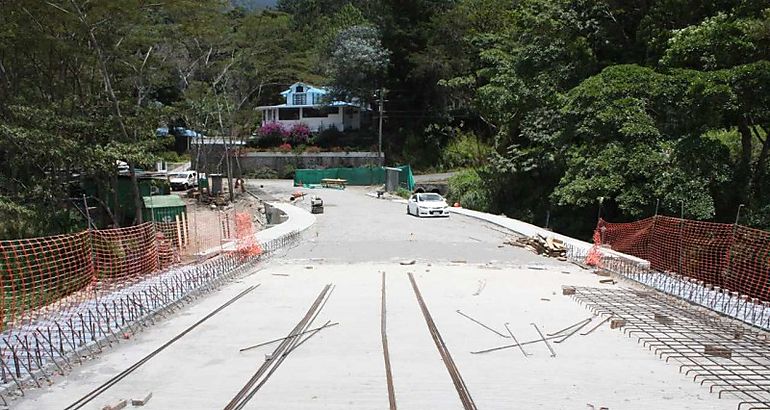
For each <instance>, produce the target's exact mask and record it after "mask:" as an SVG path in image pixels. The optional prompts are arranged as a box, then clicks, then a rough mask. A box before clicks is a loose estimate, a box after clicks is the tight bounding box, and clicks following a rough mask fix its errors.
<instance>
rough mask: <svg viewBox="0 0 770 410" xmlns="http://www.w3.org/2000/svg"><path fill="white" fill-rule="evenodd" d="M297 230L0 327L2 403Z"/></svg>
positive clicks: (291, 239) (243, 267) (260, 258)
mask: <svg viewBox="0 0 770 410" xmlns="http://www.w3.org/2000/svg"><path fill="white" fill-rule="evenodd" d="M300 238H301V234H300V232H298V231H294V232H289V233H287V234H285V235H282V236H280V237H277V238H275V239H272V240H270V241H266V242H263V243H261V244H260V245H261V246H260V247H261V249H262V253H261V254H259V255H241V254H238V253H237V252H229V253H224V254H222V255H219V256H217V257H215V258H212V259H209V260H206V261H203V262H202V263H199V264H196V265H189V266H183V267H174V268H171V269H170V270H168V271H165V272H161V273H158V274H156V275H153V276H151V277H148V278H146V279H145V280H142V281H139V282H137V283H134V284H132V285H130V286H126V287H122V288H118V289H116V290H114V291H110V290H109V289H105V292H94V295H93V297H92V298H89V299H87V300H85V301H83V302H82V303H80V304H78V305H75V306H72V307H70V308H69V309H67V310H66V311H60V312H57V315H56V316H55V317H53V318H46V317H40V318H39V319H38V320H36V321H34V322H30V323H26V324H24V325H23V326H21V327H19V328H18V329H14V331H13V332H12V333H11V332H3V333H0V403H3V404H6V405H7V403H8V401H7V400H6V399H7V398H8V397H12V396H19V395H20V396H24V395H25V391H26V390H27V388H29V387H41V384H40V380H41V379H42V380H46V381H48V382H50V381H51V376H53V375H54V374H55V373H58V374H61V375H64V374H66V373H67V372H68V371H69V370H71V369H72V368H73V367H74V365H75V364H79V363H81V362H82V358H83V357H88V356H92V355H95V354H98V353H101V352H102V351H103V350H104V348H106V347H112V345H113V344H118V343H120V341H121V340H122V339H124V338H126V337H130V335H131V334H134V333H137V332H139V331H142V330H143V329H144V328H145V327H147V326H148V325H150V324H154V323H155V322H156V321H157V320H158V319H159V318H166V317H167V316H168V315H169V314H170V313H173V312H175V311H176V310H178V309H180V308H181V307H182V306H184V304H185V303H186V302H190V301H192V300H194V299H195V298H197V297H200V296H202V295H205V294H206V293H208V292H210V291H212V290H214V289H217V288H218V287H220V286H222V285H223V284H225V283H227V282H230V281H232V280H235V279H237V278H238V277H240V275H242V274H244V273H245V272H248V271H249V269H250V268H251V267H253V266H254V265H255V264H257V263H260V262H264V261H265V260H266V258H269V257H271V256H272V255H273V254H274V253H275V252H276V251H278V250H280V249H283V248H286V247H289V246H291V245H294V244H296V243H297V242H298V241H299V240H300Z"/></svg>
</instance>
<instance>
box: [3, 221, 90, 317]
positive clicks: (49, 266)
mask: <svg viewBox="0 0 770 410" xmlns="http://www.w3.org/2000/svg"><path fill="white" fill-rule="evenodd" d="M0 275H1V276H0V288H2V293H1V294H0V309H2V324H1V326H2V329H6V328H8V327H11V326H13V323H14V322H16V321H19V320H23V319H25V313H26V312H29V311H33V310H36V309H39V308H43V307H46V306H49V305H51V304H54V303H57V302H61V303H65V302H66V303H71V302H73V301H72V300H70V299H69V298H67V297H68V296H70V295H72V294H74V293H76V292H78V291H80V290H83V289H85V288H87V287H88V286H89V285H90V284H91V283H92V282H93V264H92V262H91V245H90V240H89V233H88V232H80V233H76V234H72V235H59V236H52V237H47V238H35V239H22V240H13V241H0Z"/></svg>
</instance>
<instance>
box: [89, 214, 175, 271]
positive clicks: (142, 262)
mask: <svg viewBox="0 0 770 410" xmlns="http://www.w3.org/2000/svg"><path fill="white" fill-rule="evenodd" d="M91 236H92V238H93V241H92V243H93V245H92V247H93V258H94V271H95V274H96V277H97V279H98V280H99V281H101V282H122V281H127V280H130V279H136V278H141V277H143V276H145V275H147V274H149V273H152V272H155V271H157V270H158V268H159V264H160V261H159V259H158V244H157V242H156V237H155V228H153V225H152V223H150V222H148V223H144V224H142V225H137V226H132V227H128V228H116V229H103V230H98V231H91Z"/></svg>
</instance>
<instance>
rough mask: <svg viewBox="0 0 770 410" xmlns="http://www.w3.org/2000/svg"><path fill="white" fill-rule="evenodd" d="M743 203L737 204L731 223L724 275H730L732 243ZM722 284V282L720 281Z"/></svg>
mask: <svg viewBox="0 0 770 410" xmlns="http://www.w3.org/2000/svg"><path fill="white" fill-rule="evenodd" d="M744 206H745V205H744V204H740V205H738V212H737V213H736V214H735V223H734V224H733V232H732V234H731V235H730V245H729V246H728V247H727V267H726V268H725V271H724V275H725V276H728V275H730V272H731V271H732V265H733V244H734V243H735V234H736V233H737V232H738V221H739V220H740V218H741V208H743V207H744ZM720 285H722V283H720Z"/></svg>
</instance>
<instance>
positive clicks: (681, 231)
mask: <svg viewBox="0 0 770 410" xmlns="http://www.w3.org/2000/svg"><path fill="white" fill-rule="evenodd" d="M683 253H684V201H682V208H681V212H680V213H679V271H678V272H677V273H678V274H680V275H682V257H683Z"/></svg>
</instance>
